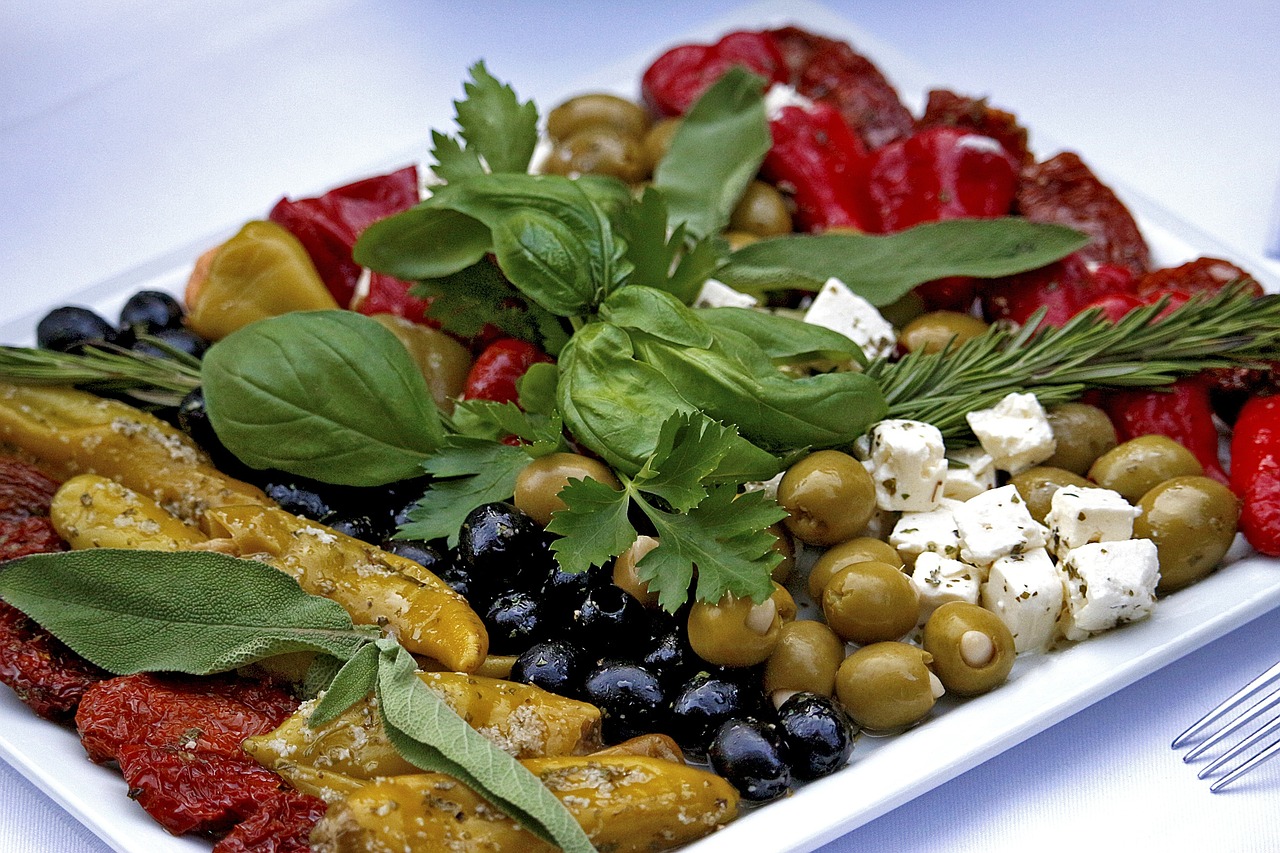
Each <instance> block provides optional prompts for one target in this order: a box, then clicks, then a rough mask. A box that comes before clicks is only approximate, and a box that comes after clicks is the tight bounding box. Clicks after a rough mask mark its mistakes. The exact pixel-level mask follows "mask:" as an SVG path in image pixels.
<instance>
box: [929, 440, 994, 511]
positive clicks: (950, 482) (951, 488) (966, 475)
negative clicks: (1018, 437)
mask: <svg viewBox="0 0 1280 853" xmlns="http://www.w3.org/2000/svg"><path fill="white" fill-rule="evenodd" d="M995 487H996V466H995V461H994V460H993V459H992V458H991V454H990V453H987V451H985V450H983V449H982V448H981V447H963V448H961V449H959V450H952V451H950V452H949V453H947V479H946V482H944V483H943V484H942V494H943V496H944V497H948V498H955V499H956V500H958V501H967V500H968V499H969V498H974V497H977V496H978V495H980V494H982V493H983V492H985V491H988V490H989V489H994V488H995Z"/></svg>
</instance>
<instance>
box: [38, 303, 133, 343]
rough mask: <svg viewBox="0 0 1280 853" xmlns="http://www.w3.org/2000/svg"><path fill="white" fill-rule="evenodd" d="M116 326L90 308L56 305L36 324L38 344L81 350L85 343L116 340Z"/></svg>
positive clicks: (118, 336)
mask: <svg viewBox="0 0 1280 853" xmlns="http://www.w3.org/2000/svg"><path fill="white" fill-rule="evenodd" d="M119 338H120V335H119V333H118V332H117V331H116V328H115V327H114V326H112V325H111V324H110V323H108V322H107V321H106V320H104V319H102V317H101V316H99V315H98V314H96V313H95V312H93V311H90V310H89V309H88V308H81V307H79V306H78V305H64V306H62V307H61V308H54V309H53V310H52V311H50V312H49V313H48V314H45V315H44V317H42V318H41V320H40V322H39V323H37V324H36V346H38V347H40V348H41V349H47V350H55V351H57V352H78V351H79V350H80V349H81V347H83V346H84V345H85V344H94V343H108V344H112V343H117V342H118V341H119Z"/></svg>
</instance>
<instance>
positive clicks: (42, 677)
mask: <svg viewBox="0 0 1280 853" xmlns="http://www.w3.org/2000/svg"><path fill="white" fill-rule="evenodd" d="M110 677H111V675H110V673H108V672H105V671H104V670H101V669H99V668H98V667H96V666H94V665H93V664H91V663H89V662H88V661H87V660H85V659H84V658H82V657H80V656H79V655H78V654H76V653H75V652H73V651H71V649H69V648H67V647H66V646H65V645H63V644H62V642H61V641H59V640H58V639H57V638H56V637H54V636H53V635H52V634H50V633H49V632H48V631H46V630H45V629H44V628H41V627H40V626H39V625H37V624H36V623H35V622H34V621H32V620H31V619H28V618H27V616H26V615H25V614H24V613H22V612H21V611H20V610H18V609H17V608H16V607H11V606H9V605H8V604H5V603H4V602H0V681H2V682H4V683H5V684H7V685H8V686H9V687H10V689H12V690H13V692H15V693H17V694H18V698H19V699H21V700H22V701H23V702H25V703H26V704H27V705H28V706H29V707H30V708H31V710H33V711H35V713H36V714H38V715H39V716H41V717H44V718H45V719H47V720H53V721H55V722H59V723H68V722H70V721H71V719H72V718H73V717H74V716H75V713H76V707H77V706H78V705H79V704H80V697H82V696H83V695H84V693H85V691H86V690H88V689H89V687H90V686H92V685H93V684H96V683H97V682H99V681H102V680H103V679H106V678H110Z"/></svg>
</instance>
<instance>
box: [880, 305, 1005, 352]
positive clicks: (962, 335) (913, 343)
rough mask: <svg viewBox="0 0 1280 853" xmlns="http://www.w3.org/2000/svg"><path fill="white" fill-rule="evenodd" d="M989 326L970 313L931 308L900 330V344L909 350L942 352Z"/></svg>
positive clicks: (983, 331) (977, 334) (985, 329)
mask: <svg viewBox="0 0 1280 853" xmlns="http://www.w3.org/2000/svg"><path fill="white" fill-rule="evenodd" d="M988 328H989V327H988V325H987V324H986V323H985V322H984V321H982V320H979V319H978V318H977V317H974V316H972V315H970V314H962V313H960V312H959V311H930V312H928V313H927V314H921V315H920V316H919V317H916V318H915V319H914V320H912V321H911V322H910V323H907V325H906V326H905V327H904V328H903V329H902V332H901V333H900V334H899V335H898V343H900V344H901V345H902V346H903V347H904V348H905V349H906V350H907V351H908V352H926V353H934V352H941V351H942V350H943V349H944V348H945V347H948V346H950V347H951V348H952V349H954V348H955V347H958V346H960V345H961V344H963V343H964V342H965V341H967V340H969V339H970V338H976V337H978V336H979V335H982V334H985V333H986V331H987V329H988Z"/></svg>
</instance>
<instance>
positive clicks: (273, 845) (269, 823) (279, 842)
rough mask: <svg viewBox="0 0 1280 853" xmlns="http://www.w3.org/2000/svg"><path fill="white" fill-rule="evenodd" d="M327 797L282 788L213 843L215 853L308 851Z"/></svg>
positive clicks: (299, 852)
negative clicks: (321, 797) (313, 830)
mask: <svg viewBox="0 0 1280 853" xmlns="http://www.w3.org/2000/svg"><path fill="white" fill-rule="evenodd" d="M325 809H326V804H325V801H324V800H322V799H320V798H319V797H313V796H311V795H309V794H302V793H299V792H297V791H282V792H281V793H280V794H279V795H278V796H275V797H272V798H271V799H270V800H268V801H267V802H266V803H264V804H263V806H262V808H260V809H258V811H256V812H254V813H253V814H252V815H251V816H250V817H248V818H247V819H245V820H243V821H241V822H240V823H238V824H236V825H235V827H234V828H233V829H232V830H231V832H229V833H227V836H226V837H225V838H223V839H222V840H221V841H219V842H218V843H217V844H215V845H213V853H308V851H309V850H310V849H311V830H312V829H313V828H314V827H315V825H316V824H317V823H318V822H319V821H320V818H322V817H324V813H325Z"/></svg>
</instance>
